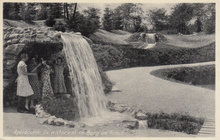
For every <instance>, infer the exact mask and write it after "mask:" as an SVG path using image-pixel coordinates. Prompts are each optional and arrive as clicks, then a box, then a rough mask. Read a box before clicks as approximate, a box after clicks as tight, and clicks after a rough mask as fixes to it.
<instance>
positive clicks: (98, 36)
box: [89, 29, 131, 45]
mask: <svg viewBox="0 0 220 140" xmlns="http://www.w3.org/2000/svg"><path fill="white" fill-rule="evenodd" d="M130 35H131V33H129V32H125V31H113V32H108V31H105V30H101V29H99V30H97V32H95V33H94V34H92V35H90V37H89V38H90V39H91V40H92V41H93V42H94V43H98V44H112V45H128V42H127V41H125V40H126V39H127V38H128V37H129V36H130Z"/></svg>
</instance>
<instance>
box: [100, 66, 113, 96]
mask: <svg viewBox="0 0 220 140" xmlns="http://www.w3.org/2000/svg"><path fill="white" fill-rule="evenodd" d="M99 73H100V75H101V78H102V84H103V87H104V93H105V94H108V93H109V92H110V91H111V90H112V87H113V83H112V82H111V81H110V79H109V78H108V76H107V75H106V73H105V72H103V71H102V69H101V68H100V67H99Z"/></svg>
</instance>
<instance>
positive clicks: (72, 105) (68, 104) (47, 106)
mask: <svg viewBox="0 0 220 140" xmlns="http://www.w3.org/2000/svg"><path fill="white" fill-rule="evenodd" d="M41 105H42V107H43V108H44V110H45V111H46V112H47V113H49V114H51V115H54V116H56V117H57V118H63V119H66V120H76V119H78V118H79V114H78V108H77V105H76V102H75V101H74V99H73V97H71V98H66V97H60V98H55V97H54V98H53V99H52V100H49V99H47V100H44V101H42V102H41Z"/></svg>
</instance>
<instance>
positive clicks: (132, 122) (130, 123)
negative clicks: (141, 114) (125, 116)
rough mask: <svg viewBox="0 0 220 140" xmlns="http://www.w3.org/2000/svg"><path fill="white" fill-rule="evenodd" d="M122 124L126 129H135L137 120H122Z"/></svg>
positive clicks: (137, 124) (137, 125)
mask: <svg viewBox="0 0 220 140" xmlns="http://www.w3.org/2000/svg"><path fill="white" fill-rule="evenodd" d="M122 125H123V126H124V127H126V128H128V129H137V128H138V127H139V123H138V121H137V120H123V121H122Z"/></svg>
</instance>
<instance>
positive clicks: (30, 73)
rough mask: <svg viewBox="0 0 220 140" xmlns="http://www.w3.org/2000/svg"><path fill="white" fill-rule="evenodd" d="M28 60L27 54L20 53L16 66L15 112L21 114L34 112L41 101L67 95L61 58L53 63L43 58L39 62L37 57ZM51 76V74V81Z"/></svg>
mask: <svg viewBox="0 0 220 140" xmlns="http://www.w3.org/2000/svg"><path fill="white" fill-rule="evenodd" d="M28 60H29V57H28V54H27V53H22V54H21V60H20V61H19V63H18V65H17V73H18V78H17V80H16V81H17V96H18V108H17V111H18V112H22V113H23V112H34V110H35V105H36V104H37V103H39V102H41V101H42V100H47V99H52V98H53V97H55V96H59V95H62V94H66V93H67V89H66V86H65V81H64V74H63V73H64V63H63V59H62V58H61V57H58V58H57V59H56V61H55V62H53V63H50V62H48V61H47V60H44V59H43V58H40V60H39V57H38V56H34V57H32V58H31V59H30V60H29V61H28ZM27 62H28V65H27V64H26V63H27ZM51 74H53V78H52V80H51ZM51 81H53V83H51ZM23 101H24V102H23Z"/></svg>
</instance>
